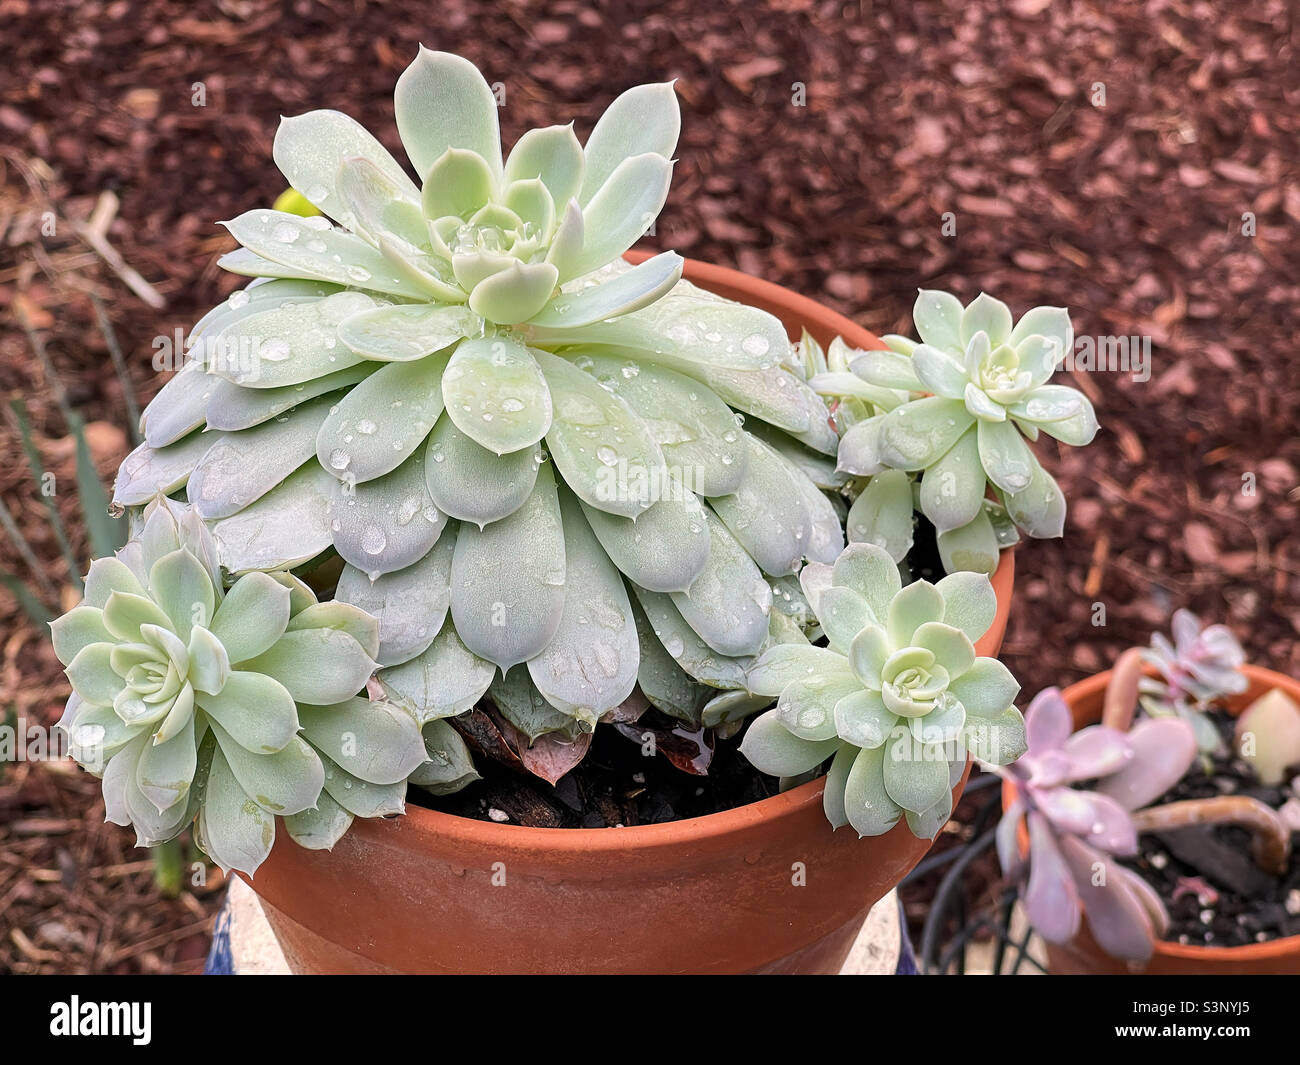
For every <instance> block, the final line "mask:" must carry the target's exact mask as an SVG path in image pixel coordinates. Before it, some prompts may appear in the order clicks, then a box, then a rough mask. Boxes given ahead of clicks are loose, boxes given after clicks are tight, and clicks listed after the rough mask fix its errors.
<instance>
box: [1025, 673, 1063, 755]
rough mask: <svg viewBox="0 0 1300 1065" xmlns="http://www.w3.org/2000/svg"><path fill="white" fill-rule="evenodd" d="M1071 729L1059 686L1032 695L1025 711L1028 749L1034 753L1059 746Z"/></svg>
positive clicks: (1040, 752)
mask: <svg viewBox="0 0 1300 1065" xmlns="http://www.w3.org/2000/svg"><path fill="white" fill-rule="evenodd" d="M1073 729H1074V722H1073V720H1072V718H1071V717H1070V708H1069V707H1068V706H1067V705H1066V704H1065V700H1064V699H1062V698H1061V690H1060V689H1059V688H1044V689H1043V690H1042V691H1041V692H1039V693H1038V694H1037V695H1035V696H1034V701H1033V702H1032V703H1030V704H1029V709H1027V710H1026V711H1025V730H1026V734H1027V738H1028V740H1029V750H1030V751H1031V752H1032V753H1033V754H1034V755H1038V754H1042V753H1044V752H1046V751H1050V750H1052V749H1053V748H1056V747H1060V746H1061V745H1062V744H1064V743H1065V741H1066V740H1067V739H1069V737H1070V733H1071V731H1073Z"/></svg>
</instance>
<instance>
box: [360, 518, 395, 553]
mask: <svg viewBox="0 0 1300 1065" xmlns="http://www.w3.org/2000/svg"><path fill="white" fill-rule="evenodd" d="M387 546H388V537H387V536H385V535H384V530H383V529H381V528H380V527H379V526H378V525H371V526H370V527H369V528H368V529H366V531H365V532H364V533H362V534H361V550H362V551H364V552H365V553H366V554H367V555H377V554H379V553H380V552H381V551H383V549H384V548H385V547H387Z"/></svg>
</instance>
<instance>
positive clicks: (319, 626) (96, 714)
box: [52, 497, 425, 874]
mask: <svg viewBox="0 0 1300 1065" xmlns="http://www.w3.org/2000/svg"><path fill="white" fill-rule="evenodd" d="M216 559H217V550H216V545H215V543H214V542H213V539H212V536H211V534H210V533H209V531H208V529H207V528H206V526H205V525H204V524H203V522H202V521H201V520H200V519H199V518H198V515H197V514H196V513H195V512H194V511H193V510H192V509H191V508H189V507H185V506H183V505H181V504H177V503H173V502H172V501H171V500H168V499H165V498H162V497H160V498H159V499H158V500H156V501H155V502H154V503H152V504H151V505H150V507H149V508H147V509H146V511H145V517H144V522H143V527H142V529H141V531H140V534H139V537H138V539H135V540H132V541H130V542H128V543H127V545H126V546H125V547H124V548H123V549H122V550H121V552H119V553H118V555H117V556H116V557H113V558H101V559H97V560H96V561H95V562H93V563H92V564H91V567H90V572H89V574H88V576H87V577H86V594H85V599H84V600H83V601H82V603H81V604H80V605H79V606H77V607H76V608H74V609H73V610H71V611H69V612H68V613H67V614H65V615H64V616H63V617H61V618H60V619H59V620H57V621H56V622H54V624H53V626H52V636H53V641H54V650H55V653H56V654H57V655H58V657H59V660H60V661H61V662H62V663H63V664H64V666H65V667H66V668H67V674H68V679H69V680H70V681H71V683H72V688H73V694H72V696H71V697H70V698H69V700H68V704H67V708H66V710H65V712H64V715H63V718H62V720H61V721H60V726H61V727H62V728H63V729H64V730H65V731H66V732H67V734H68V736H69V739H70V749H71V752H72V754H73V757H74V758H75V759H76V760H77V761H78V762H79V763H80V764H81V765H82V766H84V767H85V768H86V769H88V770H90V771H91V772H93V773H95V774H96V775H98V776H102V778H103V792H104V805H105V809H106V814H107V819H108V820H109V821H112V822H114V823H115V824H119V825H134V826H135V830H136V838H137V842H138V843H139V844H140V845H141V846H153V845H156V844H159V843H163V842H166V841H167V840H170V839H173V838H175V837H176V836H177V835H178V834H179V833H180V832H181V831H183V830H184V829H185V828H187V827H188V826H189V825H190V824H191V823H194V822H196V838H197V840H198V842H199V844H200V845H201V846H202V847H203V849H204V850H205V851H206V852H207V854H208V855H209V857H211V858H212V860H213V861H215V862H216V863H217V864H218V865H220V866H221V867H222V868H223V869H226V870H231V869H238V870H242V871H244V872H247V873H250V874H251V873H253V872H254V871H255V870H256V869H257V867H258V866H259V865H260V864H261V863H262V861H263V860H264V859H265V858H266V856H267V854H268V853H269V852H270V849H271V844H272V841H273V840H274V836H275V818H276V817H277V816H279V817H283V818H285V824H286V827H287V828H288V830H289V833H290V835H291V836H293V837H294V838H295V839H297V840H298V841H299V842H301V843H303V844H304V845H305V846H309V847H331V846H333V844H334V843H335V842H336V841H337V840H338V838H339V837H340V836H341V835H342V834H343V832H344V831H346V829H347V827H348V825H349V824H350V823H351V821H352V818H353V816H354V815H356V816H363V817H369V816H377V815H381V814H388V813H397V812H400V811H401V809H402V798H403V794H404V790H405V779H406V776H407V774H409V773H410V772H411V771H412V770H414V769H415V768H416V767H417V766H418V765H420V764H421V763H422V762H424V761H425V753H424V745H423V743H422V742H421V740H420V731H419V726H418V725H417V724H416V722H415V720H414V719H413V718H412V717H411V716H410V715H409V714H407V713H406V712H405V711H403V710H400V709H398V708H396V707H393V706H390V705H388V704H385V703H372V702H369V701H368V700H367V699H365V698H359V697H357V693H358V691H360V690H361V689H362V688H364V687H365V685H366V681H367V679H368V678H369V676H370V674H371V672H372V670H373V669H374V666H375V662H374V658H375V655H376V654H377V652H378V641H379V634H378V625H377V623H376V622H375V620H374V619H373V618H371V617H370V616H369V615H367V614H365V613H364V612H362V611H361V610H358V609H357V608H356V607H352V606H347V605H345V604H343V603H318V602H317V601H316V597H315V595H314V594H313V593H312V591H311V589H310V588H308V587H307V586H306V585H305V584H303V583H302V582H301V581H300V580H298V579H297V578H295V577H293V576H292V575H290V574H288V573H286V572H278V573H249V574H245V575H244V576H242V577H240V578H239V579H238V580H236V581H235V582H234V584H233V585H231V587H230V588H229V589H228V590H227V589H225V588H224V587H223V584H222V580H221V574H220V570H219V568H218V566H217V562H216Z"/></svg>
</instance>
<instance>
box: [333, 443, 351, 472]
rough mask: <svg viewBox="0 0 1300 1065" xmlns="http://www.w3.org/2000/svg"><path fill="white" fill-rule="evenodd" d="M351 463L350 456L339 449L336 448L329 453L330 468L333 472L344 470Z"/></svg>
mask: <svg viewBox="0 0 1300 1065" xmlns="http://www.w3.org/2000/svg"><path fill="white" fill-rule="evenodd" d="M351 461H352V456H351V455H350V454H349V453H348V452H346V451H344V450H343V449H342V448H341V447H336V448H335V449H334V450H333V451H331V452H330V468H331V469H335V470H346V469H347V468H348V463H350V462H351Z"/></svg>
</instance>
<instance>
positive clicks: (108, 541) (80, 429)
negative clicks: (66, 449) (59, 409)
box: [69, 414, 127, 558]
mask: <svg viewBox="0 0 1300 1065" xmlns="http://www.w3.org/2000/svg"><path fill="white" fill-rule="evenodd" d="M71 417H72V423H71V425H70V426H69V428H70V429H71V431H72V435H73V436H74V437H75V438H76V441H77V494H78V497H79V498H80V501H81V514H82V517H83V518H84V519H85V522H86V531H87V532H88V533H89V534H90V550H91V554H92V555H93V556H94V557H95V558H103V557H104V556H105V555H111V554H113V552H115V551H116V550H117V549H118V548H120V547H121V546H122V545H123V544H124V543H126V532H127V529H126V522H125V521H123V520H122V519H121V518H115V517H113V515H111V514H110V513H109V512H108V504H109V499H108V493H107V492H105V491H104V485H103V482H101V481H100V479H99V474H98V473H97V472H96V471H95V463H94V461H93V460H92V459H91V457H90V445H89V444H87V443H86V426H85V423H84V422H83V421H82V420H81V416H80V415H79V414H72V416H71Z"/></svg>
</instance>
